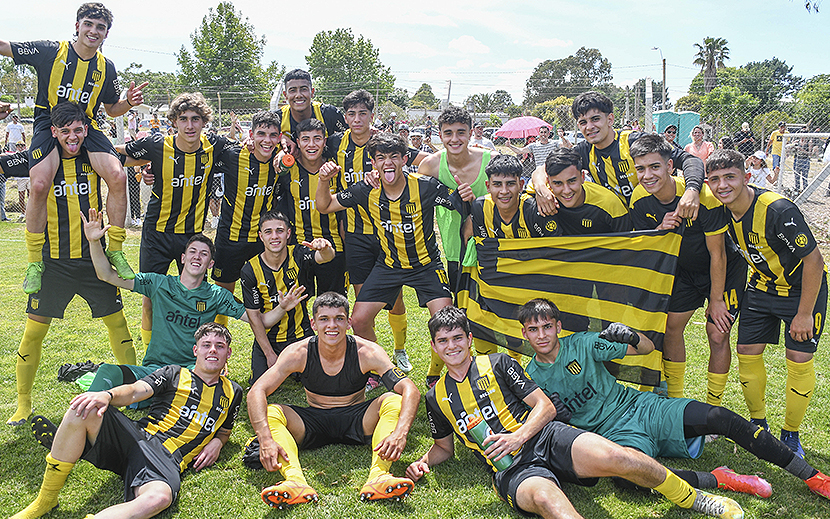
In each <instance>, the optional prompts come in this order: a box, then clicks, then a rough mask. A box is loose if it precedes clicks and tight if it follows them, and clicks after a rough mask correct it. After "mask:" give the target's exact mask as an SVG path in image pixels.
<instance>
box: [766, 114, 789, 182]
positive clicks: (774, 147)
mask: <svg viewBox="0 0 830 519" xmlns="http://www.w3.org/2000/svg"><path fill="white" fill-rule="evenodd" d="M785 133H787V123H785V122H784V121H781V122H780V123H778V129H777V130H775V131H774V132H772V133H771V134H769V142H767V148H766V150H765V151H766V152H767V154H769V153H770V152H771V153H772V171H773V172H774V173H775V174H776V175H777V174H778V172H779V171H780V162H781V147H782V146H783V145H784V134H785Z"/></svg>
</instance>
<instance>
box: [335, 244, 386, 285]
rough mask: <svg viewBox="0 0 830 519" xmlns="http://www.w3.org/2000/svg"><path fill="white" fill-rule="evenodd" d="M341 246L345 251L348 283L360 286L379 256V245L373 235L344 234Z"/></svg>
mask: <svg viewBox="0 0 830 519" xmlns="http://www.w3.org/2000/svg"><path fill="white" fill-rule="evenodd" d="M343 246H344V248H345V249H346V265H348V266H349V282H350V283H351V284H352V285H362V284H363V283H365V282H366V279H367V278H368V277H369V274H370V273H371V272H372V268H373V267H374V266H375V263H376V262H377V260H378V256H380V243H379V242H378V239H377V238H376V237H375V235H373V234H355V233H346V239H345V240H344V243H343Z"/></svg>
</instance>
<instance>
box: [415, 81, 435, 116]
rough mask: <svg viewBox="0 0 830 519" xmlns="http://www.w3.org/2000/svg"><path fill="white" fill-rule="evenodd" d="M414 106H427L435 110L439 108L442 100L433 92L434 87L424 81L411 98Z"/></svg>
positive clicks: (426, 107)
mask: <svg viewBox="0 0 830 519" xmlns="http://www.w3.org/2000/svg"><path fill="white" fill-rule="evenodd" d="M410 101H411V102H412V107H413V108H425V109H427V110H433V109H435V108H438V105H439V104H440V103H441V101H440V100H439V99H438V98H437V97H435V94H433V93H432V87H431V86H429V84H428V83H422V84H421V86H420V88H418V91H417V92H415V95H413V96H412V99H410Z"/></svg>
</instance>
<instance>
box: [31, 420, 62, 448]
mask: <svg viewBox="0 0 830 519" xmlns="http://www.w3.org/2000/svg"><path fill="white" fill-rule="evenodd" d="M57 431H58V427H57V426H56V425H55V424H53V423H52V422H51V421H50V420H49V419H48V418H46V417H45V416H41V415H36V416H33V417H32V433H34V435H35V440H37V442H38V443H39V444H41V445H43V446H44V447H46V450H50V451H51V450H52V442H53V441H54V440H55V433H56V432H57Z"/></svg>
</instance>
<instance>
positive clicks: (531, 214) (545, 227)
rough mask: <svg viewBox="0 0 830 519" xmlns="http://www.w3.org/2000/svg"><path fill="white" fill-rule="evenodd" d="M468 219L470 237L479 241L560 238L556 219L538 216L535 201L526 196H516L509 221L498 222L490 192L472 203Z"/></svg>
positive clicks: (501, 220)
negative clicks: (515, 204)
mask: <svg viewBox="0 0 830 519" xmlns="http://www.w3.org/2000/svg"><path fill="white" fill-rule="evenodd" d="M471 216H472V219H473V234H474V235H475V236H480V237H482V238H542V237H547V236H561V235H562V230H561V229H560V228H559V224H558V223H557V221H556V217H555V216H541V215H540V214H539V212H538V210H537V208H536V199H535V198H533V197H532V196H530V195H528V194H526V193H522V194H521V195H519V207H518V209H517V210H516V213H515V214H514V215H513V218H511V219H510V221H509V222H505V221H504V220H503V219H502V217H501V214H500V213H499V211H498V209H496V204H495V203H494V202H493V196H492V195H491V194H490V193H488V194H486V195H484V196H480V197H478V198H477V199H476V200H475V201H473V204H472V211H471Z"/></svg>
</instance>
